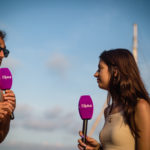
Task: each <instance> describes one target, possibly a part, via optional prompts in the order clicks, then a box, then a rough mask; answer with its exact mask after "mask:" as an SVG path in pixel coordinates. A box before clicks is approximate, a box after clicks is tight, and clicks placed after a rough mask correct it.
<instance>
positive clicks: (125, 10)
mask: <svg viewBox="0 0 150 150" xmlns="http://www.w3.org/2000/svg"><path fill="white" fill-rule="evenodd" d="M0 3H1V6H2V7H1V13H0V29H1V30H4V31H6V32H7V37H6V45H7V48H8V49H10V56H9V57H8V58H7V59H5V60H4V62H3V66H2V67H9V68H10V69H11V71H12V73H13V87H12V89H13V90H14V92H15V94H16V98H17V107H16V111H15V117H16V119H15V120H14V121H12V123H11V129H10V132H9V135H8V136H7V139H6V140H5V142H4V143H3V144H1V147H2V148H3V150H8V149H10V147H11V149H12V150H13V149H15V150H24V149H25V148H26V149H27V148H28V149H30V150H35V149H36V150H38V149H40V150H45V149H53V150H59V149H61V150H62V149H65V150H67V149H76V145H77V139H78V138H79V137H78V131H79V130H81V127H82V121H81V119H80V116H79V114H78V101H79V98H80V96H81V95H85V94H89V95H91V97H92V99H93V102H94V106H95V109H94V115H93V119H92V120H91V121H89V129H90V127H91V126H92V123H93V122H94V120H95V119H96V117H97V115H98V113H99V112H100V111H101V109H102V106H103V104H104V102H105V99H106V92H105V91H103V90H101V89H99V88H98V86H97V83H96V80H95V79H94V77H93V74H94V72H95V71H96V69H97V65H98V61H99V59H98V57H99V55H100V53H101V52H102V51H103V50H105V49H111V48H119V47H121V48H127V49H130V50H132V42H133V24H134V23H136V24H137V25H138V51H139V53H138V54H139V58H138V59H139V63H138V65H139V68H140V71H141V75H142V77H143V80H144V82H145V85H146V87H147V89H148V91H149V92H150V87H149V85H150V82H149V80H148V79H149V75H150V71H149V67H150V61H149V56H150V44H149V39H150V30H149V26H150V17H149V14H150V9H149V8H150V2H149V1H148V0H126V1H123V0H74V1H73V0H72V1H69V0H68V1H67V0H55V1H54V0H53V1H52V0H49V1H48V0H43V1H42V0H30V1H29V0H13V1H11V0H0ZM102 125H103V121H102V122H101V123H100V125H99V127H98V128H97V129H96V131H95V133H94V135H93V137H95V138H96V139H97V140H98V134H99V131H100V129H101V127H102Z"/></svg>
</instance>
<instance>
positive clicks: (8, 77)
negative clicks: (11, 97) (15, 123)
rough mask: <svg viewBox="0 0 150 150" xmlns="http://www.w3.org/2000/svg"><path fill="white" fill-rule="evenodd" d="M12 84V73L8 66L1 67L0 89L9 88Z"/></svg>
mask: <svg viewBox="0 0 150 150" xmlns="http://www.w3.org/2000/svg"><path fill="white" fill-rule="evenodd" d="M11 86H12V74H11V72H10V70H9V69H8V68H0V89H1V90H4V91H5V90H9V89H11ZM11 119H14V114H13V113H12V115H11Z"/></svg>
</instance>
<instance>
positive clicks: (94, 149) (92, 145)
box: [78, 131, 100, 150]
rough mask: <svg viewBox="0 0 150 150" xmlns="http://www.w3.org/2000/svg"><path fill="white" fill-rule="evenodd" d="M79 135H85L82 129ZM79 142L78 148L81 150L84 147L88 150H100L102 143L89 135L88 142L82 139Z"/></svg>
mask: <svg viewBox="0 0 150 150" xmlns="http://www.w3.org/2000/svg"><path fill="white" fill-rule="evenodd" d="M79 135H80V136H81V137H83V133H82V132H81V131H80V132H79ZM78 143H79V144H78V148H79V149H80V150H84V148H85V149H86V150H98V149H99V148H100V143H98V142H97V141H96V140H95V139H93V138H91V137H88V136H87V137H86V144H85V143H83V142H82V139H79V140H78Z"/></svg>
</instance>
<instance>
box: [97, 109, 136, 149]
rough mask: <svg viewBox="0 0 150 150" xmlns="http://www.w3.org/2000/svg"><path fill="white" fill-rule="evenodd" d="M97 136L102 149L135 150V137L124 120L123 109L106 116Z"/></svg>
mask: <svg viewBox="0 0 150 150" xmlns="http://www.w3.org/2000/svg"><path fill="white" fill-rule="evenodd" d="M99 138H100V142H101V144H102V146H103V150H135V139H134V137H133V136H132V133H131V131H130V128H129V126H128V125H127V124H126V123H125V121H124V117H123V111H121V112H117V113H115V114H110V115H108V116H107V118H106V120H105V124H104V126H103V129H102V130H101V132H100V136H99Z"/></svg>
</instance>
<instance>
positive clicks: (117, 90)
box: [78, 49, 150, 150]
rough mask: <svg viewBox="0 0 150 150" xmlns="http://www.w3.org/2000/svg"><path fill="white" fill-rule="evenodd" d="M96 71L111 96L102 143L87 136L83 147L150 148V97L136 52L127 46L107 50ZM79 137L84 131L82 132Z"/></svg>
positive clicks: (111, 149)
mask: <svg viewBox="0 0 150 150" xmlns="http://www.w3.org/2000/svg"><path fill="white" fill-rule="evenodd" d="M99 58H100V61H99V65H98V70H97V71H96V73H95V74H94V77H96V78H97V83H98V86H99V87H100V88H101V89H105V90H107V91H108V94H109V95H110V99H109V100H108V105H107V107H106V108H105V110H104V117H105V124H104V126H103V129H102V130H101V132H100V143H98V142H97V141H96V140H95V139H93V138H90V137H86V140H87V143H86V144H85V143H83V142H82V140H81V139H79V140H78V143H79V144H78V148H79V149H80V150H83V149H86V150H100V149H103V150H150V98H149V95H148V92H147V91H146V89H145V87H144V84H143V82H142V79H141V77H140V73H139V70H138V67H137V64H136V62H135V60H134V57H133V55H132V54H131V52H129V50H126V49H114V50H109V51H104V52H103V53H102V54H101V55H100V57H99ZM79 134H80V136H81V137H82V136H83V134H82V132H81V131H80V132H79Z"/></svg>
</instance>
